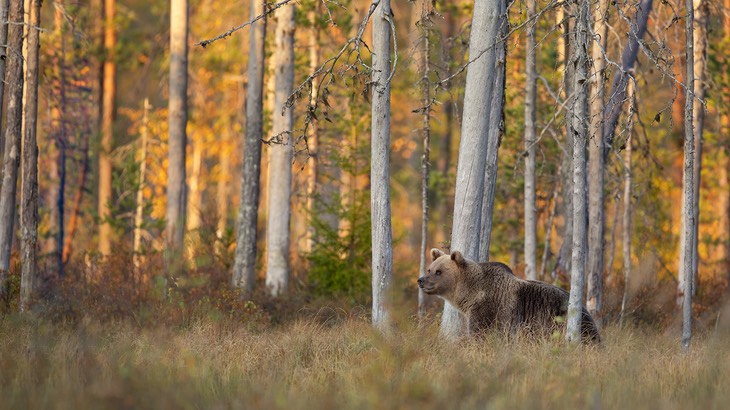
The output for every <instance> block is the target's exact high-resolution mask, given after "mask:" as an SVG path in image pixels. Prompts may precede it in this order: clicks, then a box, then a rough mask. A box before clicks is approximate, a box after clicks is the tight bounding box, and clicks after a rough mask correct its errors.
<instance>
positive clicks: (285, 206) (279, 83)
mask: <svg viewBox="0 0 730 410" xmlns="http://www.w3.org/2000/svg"><path fill="white" fill-rule="evenodd" d="M275 19H276V38H275V41H276V48H275V51H274V60H275V63H274V64H275V71H274V73H275V74H274V75H275V80H274V81H275V91H274V112H273V113H272V115H273V116H274V119H273V121H272V133H273V135H274V136H273V142H272V144H271V146H270V147H269V207H268V209H269V215H268V221H267V229H266V251H267V260H266V265H267V266H266V286H267V287H268V288H269V291H270V292H271V294H272V295H273V296H278V295H280V294H282V293H284V292H286V290H287V288H288V286H289V256H290V255H289V246H290V233H291V227H290V222H291V183H292V170H291V168H292V153H293V148H294V147H293V145H294V134H293V129H292V125H293V123H292V121H293V117H292V108H291V107H286V106H285V103H286V100H287V98H288V97H289V95H291V93H292V90H293V87H294V30H295V26H294V5H293V4H292V5H286V6H283V7H282V8H280V9H278V10H276V12H275Z"/></svg>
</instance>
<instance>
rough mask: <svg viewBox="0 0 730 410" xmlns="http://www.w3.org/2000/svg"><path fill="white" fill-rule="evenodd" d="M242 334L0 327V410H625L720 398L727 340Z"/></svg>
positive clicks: (83, 325)
mask: <svg viewBox="0 0 730 410" xmlns="http://www.w3.org/2000/svg"><path fill="white" fill-rule="evenodd" d="M404 323H405V324H401V326H400V328H398V329H396V330H394V331H393V333H392V334H391V335H389V336H385V337H384V336H380V335H379V334H377V333H375V332H373V331H372V330H371V328H370V326H369V325H368V323H367V321H366V320H364V319H358V318H345V319H342V320H335V321H332V322H325V323H322V322H319V321H316V320H307V321H295V322H291V323H289V324H285V325H282V326H279V327H267V328H265V329H251V328H247V327H246V326H235V325H227V324H225V322H221V321H215V320H206V319H199V320H196V321H193V322H191V323H189V324H187V325H186V326H160V327H157V328H156V327H140V326H138V325H137V324H134V323H133V322H131V321H118V322H112V321H108V322H103V323H102V322H98V321H95V320H91V319H85V320H81V321H78V322H75V323H73V324H61V325H59V324H53V323H50V322H48V321H44V320H40V319H34V318H28V317H19V316H12V315H11V316H5V317H3V318H2V319H0V363H1V368H0V398H1V399H0V407H2V408H12V409H19V408H155V409H166V408H260V409H268V408H286V409H296V408H317V409H328V408H378V409H380V408H386V409H387V408H398V409H401V408H406V409H407V408H419V409H420V408H508V409H512V408H560V409H567V408H606V409H613V408H617V409H618V408H620V409H625V408H632V409H633V408H636V409H642V408H647V409H655V408H657V409H659V408H661V409H673V408H676V409H687V408H703V409H713V408H717V409H721V408H727V406H728V403H730V344H729V343H728V340H730V339H729V338H728V335H727V334H720V335H714V336H702V337H699V338H697V339H696V340H695V343H694V346H693V349H692V352H691V353H690V354H689V355H686V356H684V355H682V354H681V353H680V349H679V341H678V339H677V338H674V337H669V336H666V335H663V334H658V333H646V332H644V331H641V330H638V329H636V328H629V329H623V330H621V329H618V328H616V327H609V328H608V329H604V339H605V345H604V347H603V348H601V349H594V348H572V347H567V346H564V345H563V343H562V342H561V341H559V340H554V341H541V342H535V341H508V340H505V339H504V338H502V337H498V336H489V337H487V338H486V339H484V340H481V341H471V342H462V343H459V344H456V345H453V344H449V343H445V342H442V341H440V340H439V339H438V337H437V326H436V325H435V324H434V325H428V326H426V327H425V328H422V329H418V328H417V327H416V326H415V325H414V324H413V323H412V322H411V321H408V320H406V321H405V322H404Z"/></svg>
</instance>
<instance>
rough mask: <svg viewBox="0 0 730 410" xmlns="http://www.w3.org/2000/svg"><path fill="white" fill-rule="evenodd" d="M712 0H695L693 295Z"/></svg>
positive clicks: (697, 266) (695, 290)
mask: <svg viewBox="0 0 730 410" xmlns="http://www.w3.org/2000/svg"><path fill="white" fill-rule="evenodd" d="M708 6H709V4H708V2H707V1H706V0H694V10H695V19H694V30H695V35H694V65H695V67H694V72H695V97H696V98H695V99H694V100H693V104H694V106H693V108H692V115H694V118H693V119H692V123H693V124H694V136H695V153H694V154H695V158H694V171H693V172H692V175H693V177H694V182H693V183H692V187H693V189H694V202H695V207H694V213H695V215H694V217H695V224H694V230H693V232H692V281H693V284H692V295H696V294H697V287H698V282H699V228H700V189H701V187H702V184H701V177H702V144H703V141H704V133H703V131H704V126H705V106H704V105H703V104H702V103H703V101H705V79H706V77H707V73H706V69H707V20H708V18H709V15H708V10H707V9H708Z"/></svg>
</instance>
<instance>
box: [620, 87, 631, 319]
mask: <svg viewBox="0 0 730 410" xmlns="http://www.w3.org/2000/svg"><path fill="white" fill-rule="evenodd" d="M628 97H629V101H631V111H630V112H629V119H628V127H627V128H628V130H629V140H628V141H627V142H626V152H625V153H624V195H623V202H624V215H623V220H624V221H623V222H624V227H623V234H622V240H621V242H622V246H623V256H624V263H623V269H624V292H623V297H622V298H621V316H620V319H619V323H620V324H621V325H623V322H624V315H625V314H626V303H627V302H628V299H629V280H630V279H631V196H632V193H631V189H632V187H631V183H632V175H631V165H632V163H631V161H632V158H631V154H632V151H633V149H632V145H633V143H634V139H633V131H634V106H635V103H634V102H635V99H634V83H633V82H632V83H629V89H628ZM616 213H618V209H616Z"/></svg>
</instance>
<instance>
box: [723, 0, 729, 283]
mask: <svg viewBox="0 0 730 410" xmlns="http://www.w3.org/2000/svg"><path fill="white" fill-rule="evenodd" d="M723 27H724V30H725V41H729V40H730V0H725V14H724V18H723ZM723 62H724V65H723V66H724V67H725V74H724V75H723V79H724V81H723V82H724V83H725V87H723V92H722V95H723V101H724V104H723V105H722V107H723V114H722V120H721V123H722V127H723V129H724V133H725V141H726V142H725V201H726V203H725V209H723V211H724V213H725V235H726V236H725V269H726V272H727V275H728V278H727V279H728V284H730V189H728V188H730V58H728V57H727V55H726V57H725V58H724V61H723ZM728 289H730V286H728Z"/></svg>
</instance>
